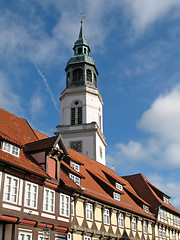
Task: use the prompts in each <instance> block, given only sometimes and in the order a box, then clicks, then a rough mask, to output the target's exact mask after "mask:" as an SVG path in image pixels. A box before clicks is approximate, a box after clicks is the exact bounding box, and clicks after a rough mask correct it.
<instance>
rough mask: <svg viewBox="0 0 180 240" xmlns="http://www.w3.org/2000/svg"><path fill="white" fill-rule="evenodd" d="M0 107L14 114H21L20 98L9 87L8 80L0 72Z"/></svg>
mask: <svg viewBox="0 0 180 240" xmlns="http://www.w3.org/2000/svg"><path fill="white" fill-rule="evenodd" d="M0 107H1V108H4V109H6V110H8V111H10V112H12V113H14V114H17V113H19V112H21V106H20V98H19V96H18V95H16V94H15V93H14V91H13V89H12V87H11V84H10V81H9V79H8V78H7V77H6V76H5V75H4V73H3V72H1V71H0Z"/></svg>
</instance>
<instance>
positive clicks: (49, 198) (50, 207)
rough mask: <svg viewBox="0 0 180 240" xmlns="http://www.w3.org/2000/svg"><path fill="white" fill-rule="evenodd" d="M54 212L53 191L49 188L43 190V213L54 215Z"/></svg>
mask: <svg viewBox="0 0 180 240" xmlns="http://www.w3.org/2000/svg"><path fill="white" fill-rule="evenodd" d="M46 193H47V194H46ZM54 210H55V191H54V190H52V189H49V188H44V196H43V211H44V212H49V213H54Z"/></svg>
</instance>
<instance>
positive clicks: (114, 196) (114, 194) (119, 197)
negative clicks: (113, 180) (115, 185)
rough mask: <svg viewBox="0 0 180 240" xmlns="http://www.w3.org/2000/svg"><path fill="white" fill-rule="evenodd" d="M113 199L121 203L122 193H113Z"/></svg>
mask: <svg viewBox="0 0 180 240" xmlns="http://www.w3.org/2000/svg"><path fill="white" fill-rule="evenodd" d="M113 198H114V199H115V200H117V201H119V202H120V201H121V195H120V193H117V192H113Z"/></svg>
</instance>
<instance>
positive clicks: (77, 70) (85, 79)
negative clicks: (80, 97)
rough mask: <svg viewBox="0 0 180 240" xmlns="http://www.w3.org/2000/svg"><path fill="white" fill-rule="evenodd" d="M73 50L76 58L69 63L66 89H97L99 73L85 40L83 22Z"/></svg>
mask: <svg viewBox="0 0 180 240" xmlns="http://www.w3.org/2000/svg"><path fill="white" fill-rule="evenodd" d="M73 50H74V56H72V57H71V59H70V60H69V61H68V62H67V66H66V69H65V71H66V88H69V87H72V86H73V87H75V86H82V85H86V86H91V87H93V88H97V76H98V71H97V69H96V66H95V63H94V60H93V59H92V58H91V57H90V56H89V53H90V51H91V50H90V47H89V44H88V42H87V41H86V39H85V35H84V31H83V22H82V21H81V28H80V32H79V38H78V39H77V41H76V42H75V44H74V47H73Z"/></svg>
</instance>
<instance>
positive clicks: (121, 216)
mask: <svg viewBox="0 0 180 240" xmlns="http://www.w3.org/2000/svg"><path fill="white" fill-rule="evenodd" d="M118 225H119V227H121V228H124V214H123V213H120V214H119V216H118Z"/></svg>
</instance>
